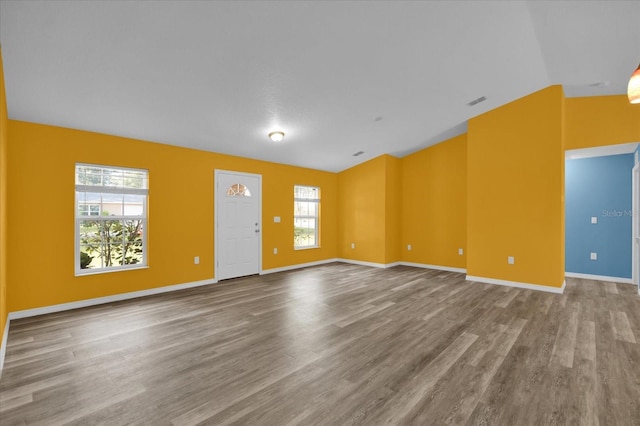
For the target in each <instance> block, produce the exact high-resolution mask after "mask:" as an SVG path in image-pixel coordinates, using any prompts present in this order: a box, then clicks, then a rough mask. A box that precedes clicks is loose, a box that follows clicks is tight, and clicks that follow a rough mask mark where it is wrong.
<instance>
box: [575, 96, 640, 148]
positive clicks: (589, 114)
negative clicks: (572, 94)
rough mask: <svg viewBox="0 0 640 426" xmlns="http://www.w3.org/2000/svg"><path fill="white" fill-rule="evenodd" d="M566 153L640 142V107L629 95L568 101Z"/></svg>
mask: <svg viewBox="0 0 640 426" xmlns="http://www.w3.org/2000/svg"><path fill="white" fill-rule="evenodd" d="M565 104H566V120H565V125H566V145H565V148H566V149H578V148H592V147H596V146H604V145H617V144H623V143H629V142H640V105H632V104H631V103H629V99H628V98H627V96H626V95H618V96H591V97H585V98H567V99H566V100H565Z"/></svg>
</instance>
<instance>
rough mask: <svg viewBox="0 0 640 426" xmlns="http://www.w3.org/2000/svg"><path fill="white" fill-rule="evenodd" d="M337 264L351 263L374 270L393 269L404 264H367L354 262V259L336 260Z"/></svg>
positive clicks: (358, 261)
mask: <svg viewBox="0 0 640 426" xmlns="http://www.w3.org/2000/svg"><path fill="white" fill-rule="evenodd" d="M336 261H337V262H342V263H350V264H352V265H360V266H371V267H373V268H393V267H394V266H399V265H401V264H402V262H393V263H375V262H365V261H362V260H353V259H343V258H338V259H336Z"/></svg>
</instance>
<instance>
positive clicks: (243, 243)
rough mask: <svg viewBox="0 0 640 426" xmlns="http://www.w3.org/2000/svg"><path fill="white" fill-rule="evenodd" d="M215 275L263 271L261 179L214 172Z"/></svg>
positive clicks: (220, 171)
mask: <svg viewBox="0 0 640 426" xmlns="http://www.w3.org/2000/svg"><path fill="white" fill-rule="evenodd" d="M214 191H215V197H214V199H215V204H216V206H215V231H214V232H215V258H216V261H215V268H216V271H215V276H216V279H217V280H224V279H227V278H235V277H241V276H246V275H253V274H258V273H260V272H261V271H262V256H261V251H262V250H261V247H262V219H261V218H262V176H261V175H255V174H249V173H240V172H232V171H225V170H215V182H214Z"/></svg>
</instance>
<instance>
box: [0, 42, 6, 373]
mask: <svg viewBox="0 0 640 426" xmlns="http://www.w3.org/2000/svg"><path fill="white" fill-rule="evenodd" d="M7 122H8V120H7V99H6V96H5V91H4V69H3V66H2V49H0V347H1V345H2V336H4V328H5V326H6V325H7V324H6V322H7V229H8V228H7V143H8V137H7ZM0 368H2V366H0Z"/></svg>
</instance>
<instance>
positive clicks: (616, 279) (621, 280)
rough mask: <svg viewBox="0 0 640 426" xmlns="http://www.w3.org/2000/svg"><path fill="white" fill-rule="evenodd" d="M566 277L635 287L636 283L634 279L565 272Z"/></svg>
mask: <svg viewBox="0 0 640 426" xmlns="http://www.w3.org/2000/svg"><path fill="white" fill-rule="evenodd" d="M564 276H565V277H567V278H582V279H584V280H595V281H609V282H614V283H623V284H633V285H635V283H634V282H633V279H631V278H620V277H608V276H606V275H591V274H579V273H577V272H565V273H564Z"/></svg>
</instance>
